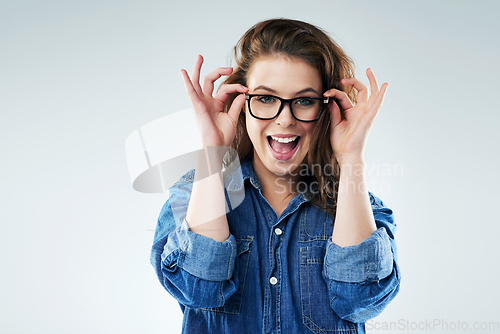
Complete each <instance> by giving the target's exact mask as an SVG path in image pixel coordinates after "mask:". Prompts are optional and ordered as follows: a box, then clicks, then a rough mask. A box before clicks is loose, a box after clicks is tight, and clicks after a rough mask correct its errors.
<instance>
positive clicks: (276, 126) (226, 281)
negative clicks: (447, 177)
mask: <svg viewBox="0 0 500 334" xmlns="http://www.w3.org/2000/svg"><path fill="white" fill-rule="evenodd" d="M235 58H236V63H237V64H236V68H235V69H234V70H233V69H232V68H219V69H217V70H215V71H213V72H212V73H210V74H209V75H207V76H206V77H205V79H204V81H203V84H200V82H199V80H200V71H201V66H202V63H203V58H202V57H201V56H198V58H197V60H196V63H195V66H194V70H193V73H192V76H191V78H190V77H189V76H188V74H187V72H186V71H185V70H182V71H181V73H182V75H183V78H184V82H185V85H186V90H187V92H188V95H189V97H190V99H191V102H192V104H193V108H194V111H195V114H196V118H197V121H198V129H199V131H200V135H201V138H202V142H203V145H204V147H205V153H204V154H203V155H202V156H200V159H199V163H198V167H197V169H196V173H194V171H191V172H189V173H188V174H186V175H185V176H184V177H183V178H181V180H180V181H179V182H177V183H176V184H175V185H174V186H173V187H172V188H171V189H170V197H169V200H168V201H167V203H166V204H165V206H164V207H163V209H162V212H161V213H160V217H159V219H158V225H157V229H156V233H155V240H154V245H153V249H152V254H151V261H152V264H153V266H154V267H155V270H156V272H157V275H158V277H159V278H160V282H161V283H162V285H163V286H164V287H165V288H166V290H167V291H169V293H170V294H171V295H172V296H174V298H176V299H177V301H178V302H179V303H180V305H181V308H182V311H183V313H184V321H183V333H328V332H335V333H344V332H345V333H353V332H355V333H356V332H357V333H364V332H365V327H364V323H365V322H366V321H367V320H368V319H371V318H373V317H375V316H376V315H378V314H379V313H380V312H381V311H382V310H383V309H384V308H385V306H387V304H388V303H389V302H390V301H391V300H392V299H393V298H394V297H395V295H396V294H397V292H398V290H399V272H398V266H397V262H396V259H397V254H396V245H395V242H394V234H393V233H394V230H395V225H394V222H393V217H392V211H391V210H390V209H388V208H387V207H385V206H384V204H383V203H382V201H380V199H378V198H377V197H375V196H374V195H372V194H371V193H369V192H368V191H367V189H366V187H365V186H366V179H365V178H366V176H365V172H364V166H365V165H364V156H363V151H364V147H365V144H366V140H367V136H368V132H369V130H370V128H371V125H372V123H373V120H374V118H375V116H376V114H377V112H378V110H379V109H380V107H381V104H382V101H383V98H384V95H385V92H386V90H387V87H388V85H387V84H383V85H382V86H381V87H380V88H379V86H378V84H377V81H376V79H375V76H374V74H373V72H372V71H371V70H370V69H368V70H367V72H366V74H367V76H368V79H369V81H370V92H369V91H368V88H367V87H366V86H364V85H363V84H362V83H361V82H360V81H359V80H358V79H356V78H354V76H353V64H352V62H351V60H350V59H349V58H348V57H347V56H346V55H345V53H344V52H343V51H342V50H341V49H340V47H339V46H338V45H337V44H335V42H334V41H333V40H331V39H330V38H329V37H328V36H327V35H326V34H325V33H324V32H323V31H322V30H320V29H319V28H317V27H315V26H312V25H310V24H307V23H305V22H300V21H295V20H285V19H275V20H268V21H264V22H260V23H258V24H257V25H255V26H254V27H252V28H251V29H250V30H249V31H248V32H247V33H246V34H245V35H244V36H243V37H242V38H241V40H240V41H239V43H238V45H237V46H236V47H235ZM222 76H227V78H226V80H225V82H224V85H222V86H221V88H220V89H219V91H218V92H217V94H216V95H215V97H212V93H213V90H214V82H215V81H216V80H218V79H219V78H221V77H222ZM228 146H231V147H232V148H233V149H235V150H236V152H237V154H238V157H239V160H240V161H241V170H240V171H241V179H242V180H238V178H234V177H231V176H227V175H226V174H228V173H229V172H228V171H226V170H224V171H223V170H222V166H223V161H224V162H225V165H228V164H229V161H228V157H229V156H230V155H229V154H226V151H227V150H226V149H225V148H226V147H228ZM228 170H229V169H228ZM233 174H234V173H233ZM222 179H223V180H224V182H222V181H221V180H222ZM238 189H241V190H242V191H244V199H243V201H242V202H241V204H239V205H237V206H235V207H232V206H231V201H230V200H228V198H227V197H226V195H227V194H228V192H229V191H235V190H238Z"/></svg>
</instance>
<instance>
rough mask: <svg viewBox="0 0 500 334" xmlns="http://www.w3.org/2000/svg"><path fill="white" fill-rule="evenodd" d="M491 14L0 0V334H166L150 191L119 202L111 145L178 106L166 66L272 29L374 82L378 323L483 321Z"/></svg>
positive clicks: (487, 5)
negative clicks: (380, 89) (334, 50)
mask: <svg viewBox="0 0 500 334" xmlns="http://www.w3.org/2000/svg"><path fill="white" fill-rule="evenodd" d="M499 4H500V3H499V2H498V1H484V0H482V1H474V2H470V1H395V0H394V1H385V0H384V1H367V0H366V1H360V0H356V1H335V0H333V1H307V2H306V1H261V0H256V1H251V2H241V1H240V2H236V1H218V2H205V1H194V2H193V1H184V2H181V1H176V2H167V1H153V0H149V1H141V2H139V1H132V0H130V1H117V0H105V1H94V0H92V1H85V2H84V1H79V2H76V1H60V0H59V1H55V0H53V1H50V0H47V1H2V2H1V4H0V113H1V119H0V159H1V160H0V161H1V164H0V172H1V179H0V180H1V187H0V224H1V232H0V259H1V262H0V263H1V275H0V295H1V298H0V314H1V316H0V317H1V321H0V331H1V332H2V333H90V332H92V333H139V332H140V333H177V332H180V326H181V313H180V310H179V307H178V305H177V303H176V302H175V301H174V300H173V298H172V297H170V296H169V295H168V294H167V293H166V292H165V291H164V290H163V289H162V287H161V286H160V284H159V282H158V281H157V278H156V276H155V274H154V272H153V268H152V267H151V266H150V264H149V251H150V247H151V243H152V238H153V230H154V228H155V224H156V219H157V217H158V213H159V211H160V209H161V206H162V205H163V203H164V202H165V200H166V194H143V193H138V192H135V191H134V190H133V189H132V186H131V182H130V180H129V177H128V170H127V164H126V159H125V150H124V142H125V139H126V138H127V136H128V135H129V134H130V133H132V132H133V131H134V130H136V129H137V128H139V127H140V126H142V125H144V124H146V123H148V122H151V121H154V120H155V119H158V118H160V117H162V116H165V115H167V114H169V113H172V112H175V111H179V110H183V109H186V108H188V107H190V103H189V100H188V98H187V96H186V94H185V92H184V87H183V84H182V80H181V76H180V74H179V69H180V68H187V69H188V70H189V71H190V70H191V68H192V64H193V62H194V59H195V57H196V55H197V54H198V53H200V54H202V55H203V56H204V57H205V59H206V65H205V67H204V70H205V73H208V72H209V71H211V70H213V69H215V68H216V67H218V66H227V65H229V61H228V59H229V58H230V56H231V48H232V46H233V45H234V44H235V43H236V41H237V40H238V39H239V38H240V36H241V35H242V34H243V33H244V32H245V31H246V30H247V29H248V28H249V27H250V26H252V25H253V24H255V23H256V22H258V21H260V20H263V19H267V18H272V17H288V18H296V19H301V20H305V21H308V22H311V23H313V24H316V25H318V26H320V27H322V28H323V29H325V30H327V31H328V32H330V33H331V35H332V36H333V37H334V38H335V39H336V40H337V41H338V42H339V44H340V45H341V46H342V47H344V48H345V50H346V51H347V53H348V54H349V55H351V56H352V57H353V59H354V60H355V62H356V64H357V74H358V76H359V77H361V78H363V80H364V81H365V82H367V80H366V78H365V76H364V70H365V69H366V68H367V67H372V68H373V69H374V71H375V73H376V74H377V76H378V79H379V81H380V83H382V82H389V83H390V87H389V91H388V94H387V96H386V100H385V102H384V106H383V108H382V110H381V112H380V114H379V116H378V118H377V120H376V123H375V126H374V128H373V130H372V132H371V135H370V141H369V145H368V148H367V160H368V165H369V167H370V168H372V169H371V171H372V172H371V173H370V174H369V177H370V180H371V182H374V185H373V187H372V190H373V191H374V192H375V193H376V194H377V195H379V196H380V197H381V198H382V199H383V200H384V201H385V202H386V204H387V205H389V206H390V207H391V208H393V209H394V211H395V214H396V219H397V223H398V231H397V239H398V245H399V251H400V265H401V271H402V276H403V281H402V286H401V292H400V294H399V295H398V297H397V298H396V299H395V300H394V301H393V302H392V303H391V304H390V305H389V307H388V308H387V309H386V310H385V311H384V313H383V314H382V315H381V316H379V317H378V318H377V319H375V321H376V322H377V324H378V326H382V324H383V322H397V323H398V324H399V325H400V326H399V330H394V331H390V332H392V333H396V332H408V331H410V329H411V323H415V324H417V325H418V324H419V323H421V322H425V321H427V322H429V321H430V322H433V321H435V320H436V319H440V320H442V321H445V322H448V323H455V325H456V324H457V322H458V321H460V323H461V324H462V326H463V323H467V325H468V328H469V329H471V328H472V326H473V324H474V323H475V322H479V323H481V322H486V323H488V322H497V324H498V322H500V317H499V315H498V300H499V298H500V292H499V288H498V283H497V282H498V277H499V275H500V270H499V266H498V262H499V257H500V251H499V246H498V236H499V233H500V228H499V226H498V223H499V219H498V214H497V212H498V203H499V199H500V195H498V192H497V189H498V186H499V182H498V177H497V175H496V171H497V169H498V163H499V159H498V148H497V146H498V142H499V134H498V131H497V127H498V125H497V123H498V121H499V116H498V112H499V110H498V104H497V95H498V93H497V91H498V89H499V88H500V87H499V85H498V77H499V75H500V66H499V63H498V56H499V43H498V36H499V27H500V24H499V21H498V19H497V18H498V14H499V13H500V5H499ZM180 140H182V138H181V139H180ZM173 144H174V143H172V145H173ZM395 166H396V167H395ZM377 168H378V169H377ZM387 168H389V169H387ZM391 170H392V171H391ZM405 321H408V322H409V323H410V325H406V326H403V327H401V323H405ZM406 324H408V323H406ZM449 327H451V326H450V325H449ZM497 328H498V327H497ZM434 329H435V330H436V332H441V329H443V327H439V326H438V327H434ZM427 331H429V330H428V328H427ZM372 332H377V331H372ZM378 332H381V331H378ZM386 332H387V331H386ZM462 332H464V331H462ZM480 332H481V333H486V332H498V330H497V331H488V330H483V331H480Z"/></svg>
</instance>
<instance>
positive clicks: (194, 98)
mask: <svg viewBox="0 0 500 334" xmlns="http://www.w3.org/2000/svg"><path fill="white" fill-rule="evenodd" d="M181 75H182V78H183V79H184V86H185V87H186V92H187V93H188V96H189V99H190V100H191V103H192V104H193V105H194V104H197V103H199V102H200V96H199V95H198V92H197V91H196V89H195V88H194V86H193V83H192V82H191V80H190V79H189V75H188V74H187V71H186V70H184V69H182V70H181Z"/></svg>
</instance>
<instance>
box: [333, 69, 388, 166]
mask: <svg viewBox="0 0 500 334" xmlns="http://www.w3.org/2000/svg"><path fill="white" fill-rule="evenodd" d="M366 75H367V76H368V80H369V81H370V91H371V94H370V96H369V97H368V88H367V87H366V86H365V85H364V84H363V83H362V82H361V81H359V80H358V79H356V78H354V77H353V78H348V79H342V84H343V85H344V86H353V87H354V88H355V89H356V90H357V91H358V96H357V103H356V105H355V106H354V105H353V104H352V101H351V100H350V99H349V97H348V96H347V94H346V93H345V92H343V91H340V90H337V89H330V90H329V91H327V92H325V94H323V95H324V96H327V97H330V98H334V99H335V102H336V103H331V105H330V107H329V109H330V113H331V116H332V117H331V119H332V120H331V122H332V123H331V129H332V131H331V134H330V142H331V145H332V149H333V152H334V154H335V157H336V158H337V161H338V162H339V164H342V163H343V162H347V161H363V151H364V147H365V144H366V140H367V138H368V133H369V132H370V128H371V127H372V124H373V121H374V120H375V116H377V113H378V111H379V110H380V107H381V106H382V102H383V100H384V95H385V93H386V91H387V87H388V86H389V84H387V83H384V84H383V85H382V87H380V89H379V87H378V83H377V79H376V78H375V75H374V74H373V71H372V70H371V69H370V68H369V69H367V70H366ZM337 103H338V104H339V105H340V107H342V109H343V110H344V114H345V119H342V118H341V113H340V109H339V105H338V104H337Z"/></svg>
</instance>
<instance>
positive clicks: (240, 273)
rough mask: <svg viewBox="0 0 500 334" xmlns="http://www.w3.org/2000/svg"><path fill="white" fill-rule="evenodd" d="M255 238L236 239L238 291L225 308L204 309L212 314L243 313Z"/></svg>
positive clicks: (226, 303) (235, 268)
mask: <svg viewBox="0 0 500 334" xmlns="http://www.w3.org/2000/svg"><path fill="white" fill-rule="evenodd" d="M252 241H253V236H247V237H244V238H236V249H237V252H238V257H237V259H236V263H235V267H234V270H235V272H234V275H235V276H236V278H237V280H238V290H236V292H235V293H234V294H233V295H232V296H231V297H229V299H228V300H227V301H226V302H225V303H224V306H221V307H215V308H203V310H207V311H210V312H219V313H229V314H239V313H240V311H241V303H242V302H243V293H244V291H245V281H246V278H247V272H248V262H249V260H250V245H251V244H252Z"/></svg>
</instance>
